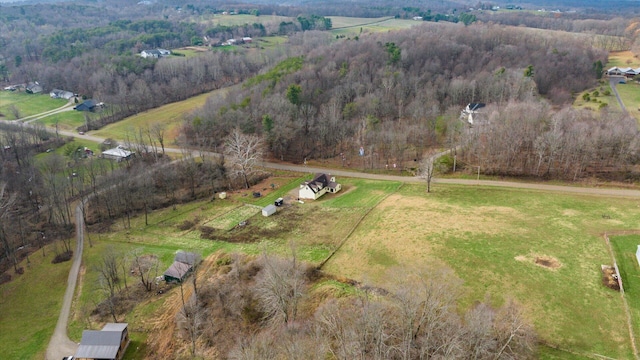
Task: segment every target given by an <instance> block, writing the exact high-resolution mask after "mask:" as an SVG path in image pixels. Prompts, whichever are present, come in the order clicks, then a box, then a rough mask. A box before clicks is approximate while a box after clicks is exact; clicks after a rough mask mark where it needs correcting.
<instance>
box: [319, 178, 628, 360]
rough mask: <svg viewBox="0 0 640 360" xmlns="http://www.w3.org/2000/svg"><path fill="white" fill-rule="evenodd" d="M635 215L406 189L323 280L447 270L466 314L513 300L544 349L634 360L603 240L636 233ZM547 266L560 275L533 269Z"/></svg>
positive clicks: (540, 198)
mask: <svg viewBox="0 0 640 360" xmlns="http://www.w3.org/2000/svg"><path fill="white" fill-rule="evenodd" d="M636 205H637V201H630V200H629V201H627V200H623V199H616V200H615V201H611V200H610V199H606V198H600V197H584V196H569V195H558V194H550V193H542V192H530V191H523V190H508V191H504V190H502V189H497V188H474V187H453V186H451V187H449V186H447V187H445V186H436V189H435V192H433V193H431V194H426V193H425V191H424V187H423V186H417V185H415V186H414V185H405V186H404V187H402V188H401V189H400V190H398V192H397V193H396V194H393V195H391V196H389V197H387V198H386V199H385V200H384V201H382V203H380V204H379V205H378V206H377V207H376V208H375V209H374V210H373V211H372V212H371V213H370V214H369V215H367V217H366V218H365V219H364V220H363V221H362V222H361V223H360V224H359V225H358V227H357V229H356V230H355V232H354V233H353V234H352V235H351V237H350V238H349V239H348V240H347V242H346V243H345V244H344V245H343V247H342V248H341V249H340V250H339V251H338V252H337V253H336V255H335V256H334V257H333V258H332V259H331V260H330V261H329V262H328V263H327V265H326V266H325V270H326V271H329V272H330V273H334V274H340V275H343V276H347V277H351V278H355V279H357V280H366V281H370V282H377V281H381V279H383V278H384V274H385V272H386V271H387V270H388V269H389V268H390V267H394V266H410V267H419V266H420V265H421V264H424V263H427V262H435V263H441V264H445V265H447V266H449V267H451V268H453V269H454V270H455V272H456V273H457V275H458V276H459V277H461V278H462V279H463V280H464V281H465V284H466V296H465V298H464V301H463V302H462V304H461V306H462V307H463V308H467V307H469V306H471V305H472V304H473V303H474V302H475V301H481V300H482V299H484V298H485V297H486V296H490V297H491V299H492V301H493V302H494V303H495V304H496V305H499V304H501V303H503V302H504V301H505V300H506V299H507V298H514V299H516V300H517V301H518V302H520V303H521V304H523V306H524V307H525V309H526V312H527V313H528V316H529V317H530V318H531V319H532V320H533V322H534V324H535V326H536V330H537V332H538V334H539V335H540V337H541V338H542V339H543V340H544V341H545V342H547V343H550V344H553V345H554V346H557V347H559V348H560V349H567V350H569V351H571V352H576V353H582V354H585V355H586V354H593V353H598V354H603V355H606V356H611V357H614V358H630V357H631V346H630V343H629V341H628V333H627V332H626V327H625V326H622V325H625V324H626V323H625V318H624V316H623V310H622V302H621V301H620V298H619V297H618V296H616V295H617V294H616V293H615V292H614V291H612V290H609V289H606V288H604V287H603V286H601V280H600V265H601V264H607V263H610V259H609V256H608V253H607V251H606V247H605V245H604V242H603V240H602V238H601V237H600V236H599V232H600V231H603V230H604V229H623V228H633V227H638V222H637V219H638V218H639V216H640V209H638V207H637V206H636ZM602 214H607V215H609V216H610V219H604V218H603V217H602ZM544 260H550V262H551V263H552V264H554V266H557V267H544V266H541V265H538V264H536V261H544ZM586 314H588V315H586ZM637 321H638V320H637V319H636V322H637ZM620 324H622V325H620ZM545 349H547V348H546V347H545V348H543V349H542V350H543V351H545ZM547 350H548V351H549V352H550V353H551V352H553V351H555V350H551V348H548V349H547ZM548 358H553V357H551V355H549V357H548Z"/></svg>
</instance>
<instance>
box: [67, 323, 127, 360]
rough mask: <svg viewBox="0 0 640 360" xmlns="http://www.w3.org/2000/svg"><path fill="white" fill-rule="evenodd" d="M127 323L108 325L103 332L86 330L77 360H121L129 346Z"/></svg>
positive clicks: (83, 333)
mask: <svg viewBox="0 0 640 360" xmlns="http://www.w3.org/2000/svg"><path fill="white" fill-rule="evenodd" d="M128 325H129V324H127V323H108V324H106V325H105V326H104V327H103V328H102V330H85V331H83V332H82V340H80V345H79V346H78V350H77V351H76V354H75V358H76V359H86V360H89V359H91V360H97V359H100V360H102V359H105V360H121V359H122V357H123V356H124V352H125V350H127V346H129V330H128V329H127V327H128Z"/></svg>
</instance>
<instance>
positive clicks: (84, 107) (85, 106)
mask: <svg viewBox="0 0 640 360" xmlns="http://www.w3.org/2000/svg"><path fill="white" fill-rule="evenodd" d="M97 106H98V104H97V103H96V101H95V100H93V99H87V100H85V101H83V102H82V104H80V105H77V106H75V107H74V108H73V110H77V111H95V109H96V107H97Z"/></svg>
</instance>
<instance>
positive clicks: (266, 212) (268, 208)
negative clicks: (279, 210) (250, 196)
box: [262, 204, 276, 216]
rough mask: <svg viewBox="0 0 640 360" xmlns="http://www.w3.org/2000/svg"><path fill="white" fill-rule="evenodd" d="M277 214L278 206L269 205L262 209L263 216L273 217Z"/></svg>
mask: <svg viewBox="0 0 640 360" xmlns="http://www.w3.org/2000/svg"><path fill="white" fill-rule="evenodd" d="M275 213H276V206H275V205H273V204H270V205H267V206H265V207H264V208H262V216H271V215H273V214H275Z"/></svg>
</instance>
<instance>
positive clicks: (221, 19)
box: [193, 14, 295, 27]
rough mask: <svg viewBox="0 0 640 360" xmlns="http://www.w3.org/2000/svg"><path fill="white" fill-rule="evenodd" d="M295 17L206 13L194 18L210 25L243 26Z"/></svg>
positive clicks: (279, 21) (291, 19)
mask: <svg viewBox="0 0 640 360" xmlns="http://www.w3.org/2000/svg"><path fill="white" fill-rule="evenodd" d="M294 20H295V19H294V18H291V17H288V16H279V15H260V16H255V15H250V14H237V15H223V14H215V15H213V16H212V15H206V16H200V17H198V18H194V19H193V21H195V22H198V23H201V24H206V25H208V26H212V27H213V26H216V25H223V26H242V25H245V24H248V25H252V24H254V23H257V24H271V23H272V24H279V23H281V22H283V21H294Z"/></svg>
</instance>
